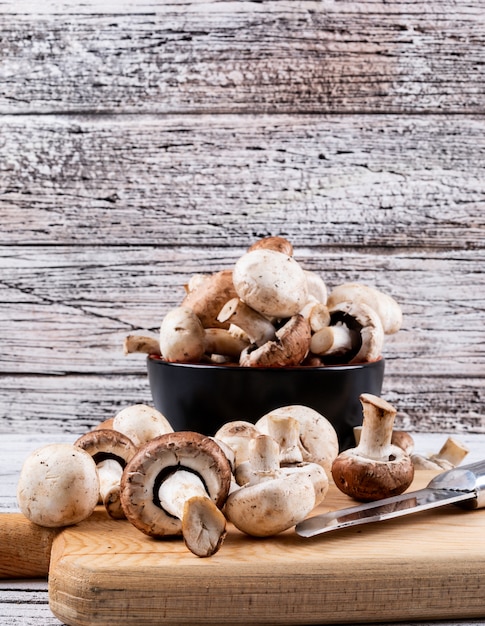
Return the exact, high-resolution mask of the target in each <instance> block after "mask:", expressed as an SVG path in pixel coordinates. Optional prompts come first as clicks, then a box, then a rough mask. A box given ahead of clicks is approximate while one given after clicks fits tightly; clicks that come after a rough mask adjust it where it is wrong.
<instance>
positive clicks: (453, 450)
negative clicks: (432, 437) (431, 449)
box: [431, 437, 469, 467]
mask: <svg viewBox="0 0 485 626" xmlns="http://www.w3.org/2000/svg"><path fill="white" fill-rule="evenodd" d="M468 452H469V450H468V448H467V447H466V446H465V445H463V444H462V443H460V442H459V441H457V440H456V439H453V437H448V439H447V440H446V441H445V443H444V444H443V445H442V447H441V449H440V451H439V452H438V453H437V454H436V455H433V456H432V457H431V458H432V459H437V460H441V461H447V462H448V463H450V464H451V465H452V466H453V467H456V466H457V465H460V463H461V462H462V461H463V459H464V458H465V457H466V455H467V454H468Z"/></svg>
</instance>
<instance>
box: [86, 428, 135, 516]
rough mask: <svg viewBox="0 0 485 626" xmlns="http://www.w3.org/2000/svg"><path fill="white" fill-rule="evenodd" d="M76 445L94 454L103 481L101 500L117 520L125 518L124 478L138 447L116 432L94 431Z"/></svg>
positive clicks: (100, 482)
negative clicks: (121, 497) (123, 502)
mask: <svg viewBox="0 0 485 626" xmlns="http://www.w3.org/2000/svg"><path fill="white" fill-rule="evenodd" d="M74 445H75V446H77V447H78V448H81V449H82V450H85V451H86V452H87V453H88V454H90V455H91V456H92V458H93V460H94V462H95V463H96V469H97V470H98V477H99V500H98V501H100V502H101V503H102V504H103V505H104V507H105V509H106V511H107V513H108V515H109V516H110V517H112V518H113V519H123V518H124V517H125V514H124V512H123V508H122V506H121V500H120V483H121V475H122V474H123V470H124V469H125V467H126V464H127V463H128V461H129V460H130V459H131V457H132V456H133V455H134V454H135V452H136V451H137V447H136V446H135V444H134V443H133V442H132V441H131V439H129V438H128V437H127V436H126V435H123V433H121V432H118V431H117V430H113V429H98V430H92V431H90V432H88V433H85V434H84V435H82V436H81V437H79V438H78V439H77V440H76V441H75V442H74Z"/></svg>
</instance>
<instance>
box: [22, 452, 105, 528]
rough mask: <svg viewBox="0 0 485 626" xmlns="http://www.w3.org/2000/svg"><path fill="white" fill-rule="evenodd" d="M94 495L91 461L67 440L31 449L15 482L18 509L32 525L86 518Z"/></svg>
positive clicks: (54, 524)
mask: <svg viewBox="0 0 485 626" xmlns="http://www.w3.org/2000/svg"><path fill="white" fill-rule="evenodd" d="M98 495H99V479H98V473H97V470H96V464H95V462H94V461H93V459H92V458H91V456H90V455H89V454H88V453H87V452H85V451H84V450H82V449H81V448H78V447H76V446H74V445H72V444H68V443H53V444H49V445H46V446H43V447H42V448H38V449H37V450H35V451H34V452H32V453H31V454H30V455H29V456H28V457H27V459H26V460H25V462H24V464H23V467H22V469H21V472H20V477H19V481H18V485H17V501H18V505H19V508H20V510H21V512H22V513H23V514H24V515H25V516H26V517H27V518H28V519H29V520H30V521H31V522H34V524H39V525H40V526H46V527H50V528H58V527H62V526H69V525H71V524H77V523H78V522H81V521H82V520H84V519H86V518H88V517H89V516H90V515H91V513H92V512H93V511H94V509H95V507H96V504H97V503H98Z"/></svg>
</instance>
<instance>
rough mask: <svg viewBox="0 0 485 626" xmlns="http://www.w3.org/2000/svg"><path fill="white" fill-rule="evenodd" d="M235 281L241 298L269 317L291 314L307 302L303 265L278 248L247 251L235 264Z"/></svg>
mask: <svg viewBox="0 0 485 626" xmlns="http://www.w3.org/2000/svg"><path fill="white" fill-rule="evenodd" d="M233 282H234V287H235V290H236V294H237V295H238V296H239V298H240V299H241V300H242V301H243V302H245V303H246V304H247V305H248V306H250V307H251V308H252V309H254V310H255V311H258V313H261V314H262V315H264V316H266V317H268V318H269V319H273V318H276V319H287V318H289V317H292V316H293V315H296V314H297V313H298V312H299V311H300V310H301V309H302V308H303V306H304V305H305V304H306V302H307V301H308V286H307V281H306V278H305V273H304V271H303V269H302V267H301V265H300V264H299V263H298V262H297V261H296V260H295V259H294V258H293V257H291V256H288V255H286V254H283V253H282V252H277V251H276V250H267V249H259V250H252V251H251V252H247V253H246V254H244V255H243V256H242V257H240V258H239V259H238V260H237V261H236V263H235V265H234V270H233ZM228 300H229V298H228ZM221 308H222V307H221Z"/></svg>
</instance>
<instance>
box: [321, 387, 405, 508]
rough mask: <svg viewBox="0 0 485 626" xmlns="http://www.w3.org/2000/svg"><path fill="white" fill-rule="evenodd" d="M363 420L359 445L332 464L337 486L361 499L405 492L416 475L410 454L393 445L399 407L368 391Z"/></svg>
mask: <svg viewBox="0 0 485 626" xmlns="http://www.w3.org/2000/svg"><path fill="white" fill-rule="evenodd" d="M360 401H361V403H362V407H363V412H364V419H363V423H362V431H361V435H360V442H359V445H358V446H356V447H355V448H350V449H349V450H345V451H344V452H341V453H340V454H339V455H338V456H337V458H336V459H335V460H334V462H333V464H332V476H333V479H334V481H335V484H336V486H337V487H338V488H339V489H340V490H341V491H343V492H344V493H345V494H347V495H349V496H351V497H353V498H355V499H356V500H361V501H364V502H366V501H371V500H379V499H381V498H387V497H389V496H394V495H398V494H400V493H402V492H403V491H405V490H406V489H407V488H408V487H409V485H410V484H411V482H412V480H413V477H414V466H413V463H412V461H411V457H410V456H409V455H408V454H406V452H404V450H403V449H402V448H399V447H398V446H395V445H392V444H391V437H392V428H393V424H394V418H395V416H396V409H395V408H394V407H393V406H392V405H391V404H389V402H386V401H385V400H383V399H382V398H379V397H377V396H374V395H372V394H369V393H364V394H362V395H361V396H360Z"/></svg>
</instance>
